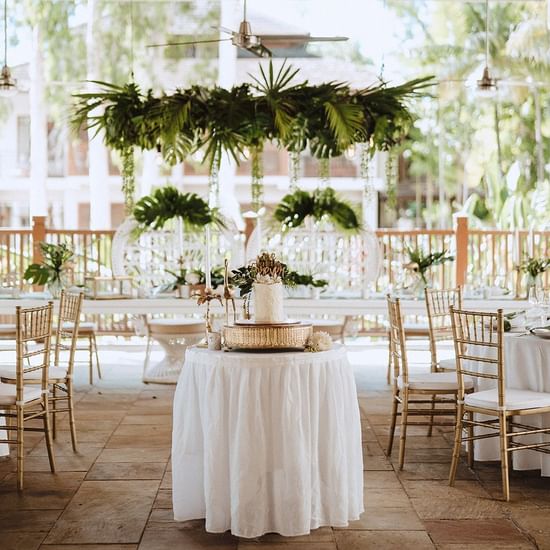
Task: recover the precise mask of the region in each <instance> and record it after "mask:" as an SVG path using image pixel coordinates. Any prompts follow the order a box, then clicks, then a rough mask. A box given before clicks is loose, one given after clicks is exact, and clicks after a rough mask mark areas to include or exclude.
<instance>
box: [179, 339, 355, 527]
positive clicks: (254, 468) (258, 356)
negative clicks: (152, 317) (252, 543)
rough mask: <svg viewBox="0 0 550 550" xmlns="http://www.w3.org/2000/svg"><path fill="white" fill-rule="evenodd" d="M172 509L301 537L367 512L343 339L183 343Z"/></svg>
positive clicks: (221, 523) (210, 522)
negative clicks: (311, 347)
mask: <svg viewBox="0 0 550 550" xmlns="http://www.w3.org/2000/svg"><path fill="white" fill-rule="evenodd" d="M172 477H173V483H172V484H173V506H174V517H175V519H176V520H178V521H184V520H190V519H199V518H206V530H207V531H210V532H224V531H227V530H228V529H230V530H231V532H232V533H233V534H234V535H237V536H240V537H257V536H260V535H262V534H264V533H269V532H276V533H280V534H281V535H284V536H298V535H304V534H307V533H309V532H310V530H311V529H316V528H318V527H320V526H322V525H332V526H340V527H341V526H346V525H347V524H348V522H349V521H351V520H356V519H358V518H359V516H360V515H361V513H362V512H363V458H362V447H361V424H360V417H359V406H358V401H357V390H356V387H355V379H354V377H353V371H352V369H351V366H350V365H349V363H348V361H347V357H346V352H345V349H344V348H343V346H337V347H335V348H334V349H332V350H330V351H326V352H321V353H306V352H279V353H277V352H264V353H260V352H223V351H208V350H205V349H199V348H191V349H189V350H188V351H187V355H186V358H185V368H184V369H183V370H182V372H181V375H180V379H179V381H178V385H177V388H176V393H175V397H174V427H173V433H172Z"/></svg>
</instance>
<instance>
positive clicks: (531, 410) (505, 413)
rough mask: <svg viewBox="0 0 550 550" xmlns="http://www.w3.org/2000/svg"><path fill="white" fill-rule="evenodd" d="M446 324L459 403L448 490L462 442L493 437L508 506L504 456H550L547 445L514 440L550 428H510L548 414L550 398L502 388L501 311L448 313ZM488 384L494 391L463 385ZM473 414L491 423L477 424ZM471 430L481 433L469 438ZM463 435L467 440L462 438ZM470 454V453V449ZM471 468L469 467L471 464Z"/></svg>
mask: <svg viewBox="0 0 550 550" xmlns="http://www.w3.org/2000/svg"><path fill="white" fill-rule="evenodd" d="M451 321H452V325H453V335H454V342H455V352H456V360H457V361H456V364H457V371H458V386H459V392H458V402H457V412H456V427H455V439H454V449H453V458H452V462H451V471H450V473H449V485H454V482H455V477H456V469H457V466H458V460H459V456H460V447H461V445H462V442H464V441H466V442H468V445H469V447H473V442H474V441H476V440H479V439H487V438H491V437H498V438H499V442H500V463H501V474H502V487H503V494H504V499H505V500H507V501H508V500H510V481H509V476H508V469H509V468H508V455H509V453H512V452H514V451H519V450H522V449H531V450H536V451H540V452H544V453H549V452H550V449H549V447H550V439H549V440H547V441H543V442H538V443H521V442H518V441H515V440H514V439H515V438H517V437H520V436H525V435H536V434H550V426H549V427H547V428H540V427H536V426H528V425H526V424H523V423H520V422H515V421H514V418H513V417H514V416H526V415H532V414H544V413H550V393H542V392H535V391H530V390H514V389H509V388H506V377H505V368H504V353H503V351H504V350H503V340H504V318H503V313H502V310H501V309H499V310H498V311H497V312H496V313H486V312H485V313H484V312H478V311H465V310H458V309H454V308H453V307H451ZM466 377H468V379H470V380H471V379H477V382H480V381H483V380H492V381H494V382H493V383H494V384H495V385H496V387H495V388H491V389H488V390H482V391H475V392H473V393H467V392H466V385H465V382H464V381H465V380H466ZM475 413H479V414H482V415H485V416H489V417H493V418H490V419H489V420H480V419H476V417H474V414H475ZM474 427H476V428H481V429H483V433H477V434H474V433H473V429H474ZM464 430H468V432H469V433H468V436H467V437H463V436H462V433H463V431H464ZM472 450H473V449H472ZM471 466H473V461H472V462H471Z"/></svg>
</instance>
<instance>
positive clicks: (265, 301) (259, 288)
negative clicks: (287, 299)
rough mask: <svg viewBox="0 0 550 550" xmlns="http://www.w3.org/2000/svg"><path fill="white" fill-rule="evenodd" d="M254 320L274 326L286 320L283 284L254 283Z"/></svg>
mask: <svg viewBox="0 0 550 550" xmlns="http://www.w3.org/2000/svg"><path fill="white" fill-rule="evenodd" d="M253 288H254V320H255V321H256V322H257V323H266V324H275V323H283V322H284V321H285V320H286V316H285V311H284V303H283V283H279V282H277V283H258V282H256V283H254V287H253Z"/></svg>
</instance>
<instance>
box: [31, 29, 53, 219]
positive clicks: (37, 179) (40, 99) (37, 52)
mask: <svg viewBox="0 0 550 550" xmlns="http://www.w3.org/2000/svg"><path fill="white" fill-rule="evenodd" d="M29 103H30V119H31V120H30V130H31V155H30V157H31V168H30V176H31V177H30V189H29V191H30V197H29V203H30V215H31V217H33V216H47V215H48V201H47V199H46V181H47V178H48V126H47V123H48V122H47V113H46V108H45V106H44V60H43V56H42V29H41V28H40V22H39V21H37V22H35V23H34V25H33V27H32V55H31V63H30V90H29Z"/></svg>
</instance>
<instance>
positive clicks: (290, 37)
mask: <svg viewBox="0 0 550 550" xmlns="http://www.w3.org/2000/svg"><path fill="white" fill-rule="evenodd" d="M257 36H258V37H259V38H261V39H262V40H266V41H267V42H278V41H281V42H286V41H289V42H345V41H346V40H349V38H348V37H347V36H310V35H309V34H259V35H257Z"/></svg>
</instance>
